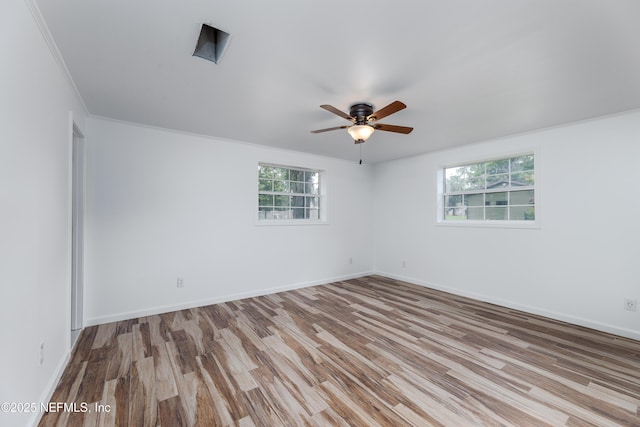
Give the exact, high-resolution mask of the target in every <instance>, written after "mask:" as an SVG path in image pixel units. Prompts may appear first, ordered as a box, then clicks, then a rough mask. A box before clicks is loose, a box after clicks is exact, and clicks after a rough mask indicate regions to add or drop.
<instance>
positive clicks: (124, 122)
mask: <svg viewBox="0 0 640 427" xmlns="http://www.w3.org/2000/svg"><path fill="white" fill-rule="evenodd" d="M25 1H27V0H25ZM88 117H89V118H91V119H95V120H103V121H105V122H111V123H119V124H122V125H127V126H134V127H138V128H142V129H151V130H155V131H162V132H169V133H172V134H176V135H187V136H193V137H196V138H203V139H207V140H210V141H211V142H214V143H220V144H239V145H244V146H247V147H254V148H258V149H261V150H273V151H277V152H281V153H293V154H297V155H300V156H306V157H311V158H312V161H313V162H314V163H318V161H317V159H327V160H331V161H337V162H343V163H351V164H354V163H355V161H353V160H347V159H342V158H339V157H331V156H327V155H325V154H317V153H312V152H309V151H300V150H292V149H290V148H282V147H278V146H275V145H265V144H257V143H254V142H247V141H240V140H237V139H229V138H222V137H219V136H214V135H207V134H204V133H195V132H187V131H184V130H178V129H171V128H166V127H162V126H155V125H147V124H143V123H136V122H130V121H127V120H121V119H114V118H111V117H106V116H100V115H98V114H91V113H89V114H88ZM265 163H268V162H265ZM374 164H375V163H370V164H362V165H360V166H361V167H371V166H372V165H374ZM312 169H313V168H312ZM323 170H325V171H326V170H327V169H323Z"/></svg>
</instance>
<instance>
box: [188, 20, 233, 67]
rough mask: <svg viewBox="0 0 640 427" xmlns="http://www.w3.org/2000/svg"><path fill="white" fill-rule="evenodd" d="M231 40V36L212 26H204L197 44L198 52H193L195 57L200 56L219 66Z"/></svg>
mask: <svg viewBox="0 0 640 427" xmlns="http://www.w3.org/2000/svg"><path fill="white" fill-rule="evenodd" d="M230 38H231V34H229V33H226V32H224V31H222V30H219V29H217V28H214V27H212V26H210V25H207V24H202V29H201V30H200V37H198V43H197V44H196V50H195V51H194V52H193V56H198V57H200V58H203V59H206V60H208V61H211V62H214V63H216V64H217V63H218V61H220V59H221V58H222V55H223V54H224V51H225V50H227V45H228V44H229V39H230Z"/></svg>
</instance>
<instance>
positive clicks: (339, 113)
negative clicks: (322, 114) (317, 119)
mask: <svg viewBox="0 0 640 427" xmlns="http://www.w3.org/2000/svg"><path fill="white" fill-rule="evenodd" d="M320 108H324V109H325V110H327V111H329V112H331V113H333V114H335V115H337V116H340V117H342V118H343V119H347V120H351V121H353V117H351V116H350V115H348V114H347V113H343V112H342V111H340V110H338V109H337V108H336V107H334V106H333V105H327V104H324V105H321V106H320Z"/></svg>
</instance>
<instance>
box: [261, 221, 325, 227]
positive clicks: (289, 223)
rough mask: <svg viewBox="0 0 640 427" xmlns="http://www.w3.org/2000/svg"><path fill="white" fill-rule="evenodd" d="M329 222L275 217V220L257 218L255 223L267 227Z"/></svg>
mask: <svg viewBox="0 0 640 427" xmlns="http://www.w3.org/2000/svg"><path fill="white" fill-rule="evenodd" d="M328 224H329V222H328V221H321V220H303V219H302V220H300V219H276V220H269V219H262V220H257V221H256V223H255V225H257V226H260V227H265V226H267V227H269V226H281V225H284V226H289V225H301V226H309V225H328Z"/></svg>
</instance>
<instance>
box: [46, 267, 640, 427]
mask: <svg viewBox="0 0 640 427" xmlns="http://www.w3.org/2000/svg"><path fill="white" fill-rule="evenodd" d="M79 339H80V342H79V343H78V346H77V347H76V351H75V352H74V354H73V355H72V359H71V361H70V363H69V365H68V367H67V368H66V370H65V372H64V374H63V377H62V379H61V380H60V384H59V385H58V387H57V389H56V391H55V393H54V395H53V398H52V402H69V403H71V402H76V405H77V407H78V408H80V410H77V411H75V412H73V411H64V410H62V411H60V412H49V413H46V414H45V415H44V416H43V418H42V420H41V422H40V425H41V426H67V425H68V426H81V425H85V426H102V425H105V426H113V425H115V426H129V425H130V426H155V425H161V426H192V425H200V426H214V425H215V426H227V425H229V426H232V425H237V426H243V427H248V426H257V427H263V426H280V425H287V426H334V425H335V426H346V425H351V426H378V425H380V426H394V427H395V426H405V425H415V426H429V425H442V426H485V425H486V426H544V425H550V426H565V425H566V426H593V425H596V426H615V425H621V426H640V411H639V407H640V406H639V405H640V342H638V341H634V340H630V339H625V338H621V337H617V336H613V335H608V334H605V333H601V332H597V331H593V330H589V329H586V328H581V327H576V326H572V325H568V324H566V323H562V322H556V321H552V320H548V319H544V318H541V317H537V316H533V315H529V314H526V313H522V312H518V311H514V310H510V309H506V308H501V307H498V306H494V305H491V304H485V303H480V302H477V301H473V300H470V299H466V298H462V297H457V296H454V295H450V294H446V293H442V292H437V291H433V290H429V289H425V288H422V287H419V286H414V285H410V284H407V283H403V282H399V281H395V280H390V279H386V278H383V277H379V276H370V277H365V278H361V279H354V280H349V281H345V282H338V283H333V284H329V285H322V286H314V287H310V288H306V289H300V290H294V291H288V292H282V293H279V294H275V295H269V296H263V297H257V298H248V299H243V300H239V301H233V302H228V303H223V304H216V305H211V306H206V307H200V308H195V309H190V310H182V311H176V312H172V313H167V314H162V315H157V316H148V317H143V318H139V319H133V320H127V321H122V322H116V323H109V324H104V325H100V326H96V327H90V328H87V329H85V330H84V331H83V333H82V334H81V336H80V338H79ZM83 403H84V404H86V405H87V412H82V410H81V408H82V406H81V405H82V404H83ZM96 403H97V404H99V405H104V406H102V407H96V406H95V404H96ZM106 405H110V406H109V407H107V406H106ZM96 408H98V409H100V408H102V409H104V410H103V411H96ZM107 408H110V411H109V412H106V409H107Z"/></svg>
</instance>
